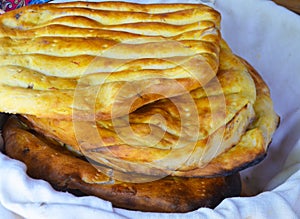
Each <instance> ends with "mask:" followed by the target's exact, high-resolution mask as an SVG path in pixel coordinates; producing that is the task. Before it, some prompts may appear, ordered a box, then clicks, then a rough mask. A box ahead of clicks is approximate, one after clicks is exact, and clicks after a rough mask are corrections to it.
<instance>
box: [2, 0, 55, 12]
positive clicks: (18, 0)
mask: <svg viewBox="0 0 300 219" xmlns="http://www.w3.org/2000/svg"><path fill="white" fill-rule="evenodd" d="M48 1H49V0H0V9H2V10H4V11H11V10H14V9H16V8H20V7H23V6H25V5H31V4H41V3H46V2H48Z"/></svg>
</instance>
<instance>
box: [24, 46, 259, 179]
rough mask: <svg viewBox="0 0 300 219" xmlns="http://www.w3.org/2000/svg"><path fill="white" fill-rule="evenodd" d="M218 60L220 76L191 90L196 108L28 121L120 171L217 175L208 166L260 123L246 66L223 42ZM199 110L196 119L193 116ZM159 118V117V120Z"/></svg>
mask: <svg viewBox="0 0 300 219" xmlns="http://www.w3.org/2000/svg"><path fill="white" fill-rule="evenodd" d="M220 60H221V61H222V64H220V67H219V71H218V73H217V77H216V78H214V79H212V80H211V81H210V82H209V83H207V84H206V85H205V86H204V87H202V88H198V89H196V90H193V91H191V94H190V95H191V97H192V98H193V104H194V105H193V104H191V103H190V102H189V101H187V97H186V96H185V95H183V96H176V97H172V98H170V99H162V100H159V101H157V102H154V103H151V104H148V105H145V106H144V107H142V108H140V109H138V110H136V111H134V112H132V113H130V114H129V115H128V116H124V117H120V118H116V119H114V120H113V121H112V120H105V121H103V120H97V121H96V122H95V123H94V122H84V121H82V122H76V121H73V122H72V121H66V120H55V119H52V120H51V119H47V118H37V117H34V116H30V115H24V116H25V117H26V118H27V120H28V121H29V126H30V127H32V128H33V129H35V130H37V131H38V132H40V133H43V134H44V135H46V136H49V137H52V138H55V139H57V140H59V141H61V142H64V143H65V144H68V145H69V146H70V147H72V148H73V149H74V150H75V151H78V152H79V153H81V154H83V155H85V156H87V157H88V158H90V159H92V160H95V161H98V162H99V163H103V162H106V164H107V165H108V166H114V167H115V168H116V169H118V170H120V171H121V170H122V171H124V172H126V170H127V171H129V172H135V171H138V172H139V173H145V174H149V175H151V174H153V175H155V174H157V175H160V174H174V175H177V174H179V175H183V176H184V174H189V175H192V176H205V175H210V174H211V175H218V174H219V173H218V171H219V170H220V169H213V170H210V171H206V168H205V166H206V165H208V164H209V163H210V162H211V161H212V160H213V159H214V158H215V157H217V156H218V155H220V154H222V153H224V152H225V151H227V150H229V149H230V148H231V147H233V146H234V145H237V144H239V141H240V139H241V137H242V136H243V135H244V134H245V132H246V130H247V129H248V128H249V125H250V124H251V123H252V121H253V120H255V119H257V117H256V115H255V112H254V109H253V107H254V105H255V102H256V98H257V94H256V87H255V83H254V81H253V79H252V77H251V76H250V72H249V70H248V68H247V66H245V65H244V63H243V62H242V61H241V60H240V59H239V58H238V57H237V56H235V55H234V54H233V53H232V51H231V50H230V48H229V47H228V45H227V44H226V43H225V41H222V42H221V51H220ZM195 106H196V111H195V112H197V114H196V115H191V114H190V113H191V112H192V111H193V107H195ZM157 114H159V115H160V116H159V117H155V115H157ZM162 117H163V119H162ZM28 121H27V123H28ZM162 121H163V122H162ZM93 133H94V134H93ZM258 147H259V145H258ZM108 161H109V162H108ZM163 161H165V162H163ZM149 166H151V167H149ZM194 169H196V170H197V171H194ZM173 170H174V171H173Z"/></svg>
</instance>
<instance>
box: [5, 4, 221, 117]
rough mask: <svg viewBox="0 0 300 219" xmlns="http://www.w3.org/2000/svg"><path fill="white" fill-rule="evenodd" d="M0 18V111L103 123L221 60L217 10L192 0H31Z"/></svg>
mask: <svg viewBox="0 0 300 219" xmlns="http://www.w3.org/2000/svg"><path fill="white" fill-rule="evenodd" d="M0 24H1V26H0V71H1V74H0V77H1V78H0V79H1V84H0V98H1V102H2V103H1V105H0V111H2V112H8V113H21V114H29V115H35V116H37V117H44V118H55V119H64V120H71V119H72V118H75V119H77V120H94V119H95V118H96V119H97V120H108V119H111V118H115V117H119V116H123V115H126V114H128V113H130V112H133V111H134V110H136V109H138V108H139V107H141V106H143V105H145V104H148V103H151V102H154V101H156V100H159V99H163V98H168V97H172V96H178V95H181V94H184V93H189V91H191V90H194V89H196V88H199V87H201V86H204V85H205V84H207V83H208V82H209V81H210V80H211V79H212V78H213V77H214V76H215V75H216V72H217V70H218V66H219V51H220V45H219V44H220V34H219V25H220V15H219V13H218V12H216V11H215V10H213V9H212V8H210V7H207V6H204V5H199V4H168V5H165V6H160V5H155V4H153V5H151V4H150V5H140V4H132V3H121V2H114V3H107V2H106V3H82V2H78V3H64V4H45V5H33V6H29V7H24V8H21V9H18V10H15V11H11V12H9V13H6V14H5V15H2V16H1V17H0ZM124 106H125V107H124Z"/></svg>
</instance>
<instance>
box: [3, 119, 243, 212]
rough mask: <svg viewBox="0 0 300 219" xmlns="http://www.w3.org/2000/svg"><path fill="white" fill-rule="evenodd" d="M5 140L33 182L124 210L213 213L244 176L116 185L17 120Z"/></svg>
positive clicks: (8, 127) (10, 122)
mask: <svg viewBox="0 0 300 219" xmlns="http://www.w3.org/2000/svg"><path fill="white" fill-rule="evenodd" d="M3 137H4V139H5V142H6V145H5V149H6V154H7V155H8V156H10V157H11V158H14V159H18V160H20V161H22V162H24V163H25V164H26V166H27V173H28V174H29V176H31V177H34V178H37V179H44V180H46V181H48V182H49V183H50V184H51V185H52V186H53V187H54V188H55V189H57V190H60V191H68V192H71V193H73V194H75V195H80V196H82V195H93V196H97V197H100V198H102V199H105V200H107V201H110V202H112V204H113V205H114V206H116V207H119V208H126V209H130V210H139V211H146V212H188V211H193V210H196V209H198V208H200V207H209V208H214V207H215V206H217V205H218V204H219V203H220V202H221V201H222V200H223V199H225V198H227V197H232V196H239V195H240V192H241V181H240V176H239V174H235V175H232V176H228V177H217V178H209V179H205V178H182V177H170V176H169V177H165V178H162V179H159V180H155V181H149V182H145V183H134V182H131V183H130V182H120V181H116V180H112V179H111V178H110V177H109V176H107V175H105V174H103V173H101V172H100V171H99V170H98V169H96V168H95V167H94V166H93V165H91V164H90V163H89V162H87V161H85V160H82V159H80V158H78V157H76V156H74V154H72V153H71V152H70V151H68V150H67V149H65V148H64V147H62V146H61V145H60V144H58V143H57V142H55V141H53V140H50V139H46V138H44V137H43V136H41V135H39V134H37V133H36V132H34V131H33V130H30V129H28V128H27V127H26V126H24V124H22V123H21V122H20V121H19V120H18V119H16V117H14V116H12V117H10V118H9V119H8V122H7V123H6V125H5V127H4V130H3Z"/></svg>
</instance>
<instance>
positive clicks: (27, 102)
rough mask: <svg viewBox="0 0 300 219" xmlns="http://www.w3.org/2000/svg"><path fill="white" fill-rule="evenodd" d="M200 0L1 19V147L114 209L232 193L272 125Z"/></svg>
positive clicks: (58, 8)
mask: <svg viewBox="0 0 300 219" xmlns="http://www.w3.org/2000/svg"><path fill="white" fill-rule="evenodd" d="M220 19H221V17H220V14H219V13H218V12H217V11H215V10H214V9H212V8H210V7H208V6H205V5H202V4H135V3H125V2H98V3H95V2H70V3H60V4H42V5H34V6H29V7H24V8H21V9H18V10H15V11H12V12H9V13H6V14H4V15H1V16H0V23H1V27H0V28H1V29H0V35H1V36H0V41H1V43H0V69H1V73H0V78H1V81H0V98H1V103H0V111H1V112H4V113H8V114H16V115H12V116H11V117H10V118H9V119H8V121H7V122H6V125H5V127H4V130H3V137H4V140H5V153H6V154H7V155H8V156H10V157H12V158H15V159H18V160H21V161H23V162H24V163H25V164H26V165H27V168H28V169H27V171H28V174H29V175H30V176H32V177H34V178H39V179H44V180H47V181H48V182H49V183H50V184H51V185H52V186H53V187H54V188H56V189H58V190H62V191H69V192H73V193H74V194H75V195H95V196H98V197H100V198H103V199H106V200H109V201H111V202H112V203H113V205H115V206H117V207H122V208H127V209H134V210H141V211H156V212H186V211H191V210H194V209H197V208H199V207H203V206H205V207H211V208H213V207H215V206H216V205H217V204H218V203H220V201H222V200H223V199H224V198H226V197H231V196H238V195H240V192H241V181H240V176H239V171H241V170H243V169H245V168H247V167H250V166H251V165H254V164H256V163H258V162H260V161H261V160H262V159H263V158H264V157H265V155H266V152H267V148H268V145H269V143H270V142H271V139H272V135H273V133H274V132H275V130H276V127H277V125H278V121H279V119H278V116H277V114H276V113H275V112H274V109H273V104H272V100H271V98H270V91H269V88H268V87H267V85H266V84H265V82H264V81H263V79H262V78H261V77H260V75H259V74H258V73H257V72H256V71H255V70H254V69H253V68H252V67H251V65H250V64H249V63H247V62H246V61H245V60H243V59H242V58H240V57H238V56H236V55H234V54H233V53H232V51H231V49H230V48H229V46H228V45H227V44H226V42H225V41H224V39H222V36H221V33H220Z"/></svg>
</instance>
